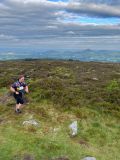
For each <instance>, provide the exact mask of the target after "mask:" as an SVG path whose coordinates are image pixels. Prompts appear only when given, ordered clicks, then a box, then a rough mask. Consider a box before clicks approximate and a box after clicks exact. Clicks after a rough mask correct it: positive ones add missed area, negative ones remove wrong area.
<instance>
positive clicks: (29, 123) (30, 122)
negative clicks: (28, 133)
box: [23, 120, 38, 126]
mask: <svg viewBox="0 0 120 160" xmlns="http://www.w3.org/2000/svg"><path fill="white" fill-rule="evenodd" d="M23 125H34V126H38V122H36V121H35V120H27V121H24V122H23Z"/></svg>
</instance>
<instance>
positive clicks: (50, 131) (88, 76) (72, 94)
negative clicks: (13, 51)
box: [0, 60, 120, 160]
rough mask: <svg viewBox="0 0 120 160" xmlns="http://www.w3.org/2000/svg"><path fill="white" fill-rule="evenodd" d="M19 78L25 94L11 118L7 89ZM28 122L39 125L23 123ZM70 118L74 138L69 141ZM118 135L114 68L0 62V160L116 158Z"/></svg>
mask: <svg viewBox="0 0 120 160" xmlns="http://www.w3.org/2000/svg"><path fill="white" fill-rule="evenodd" d="M19 74H25V75H26V81H27V83H28V85H29V88H30V93H29V94H28V95H26V96H25V100H26V102H28V103H27V104H26V105H25V107H24V109H23V113H22V114H20V115H16V114H15V113H14V106H15V100H14V99H13V97H12V95H11V93H10V92H9V86H10V84H12V83H13V82H14V81H15V80H16V79H17V76H18V75H19ZM29 119H34V120H36V121H37V122H38V124H39V125H38V126H32V125H23V122H24V121H25V120H29ZM74 120H77V121H78V135H77V136H75V137H71V136H70V134H69V129H68V126H69V124H70V123H71V122H72V121H74ZM119 133H120V64H117V63H116V64H115V63H114V64H112V63H95V62H89V63H88V62H85V63H84V62H78V61H52V60H51V61H50V60H33V61H32V60H30V61H29V60H27V61H6V62H0V160H81V159H82V158H84V157H86V156H94V157H96V159H97V160H113V159H114V160H119V159H120V153H119V148H120V134H119ZM60 157H62V158H61V159H60Z"/></svg>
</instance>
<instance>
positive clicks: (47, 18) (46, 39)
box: [0, 0, 120, 50]
mask: <svg viewBox="0 0 120 160" xmlns="http://www.w3.org/2000/svg"><path fill="white" fill-rule="evenodd" d="M119 43H120V0H0V47H3V48H6V47H11V48H15V47H21V48H23V49H24V48H41V49H71V50H74V49H97V50H100V49H101V50H120V44H119Z"/></svg>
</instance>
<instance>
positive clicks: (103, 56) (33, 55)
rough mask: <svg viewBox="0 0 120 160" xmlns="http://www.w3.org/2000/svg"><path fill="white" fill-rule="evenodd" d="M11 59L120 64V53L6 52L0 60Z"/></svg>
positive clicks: (93, 51)
mask: <svg viewBox="0 0 120 160" xmlns="http://www.w3.org/2000/svg"><path fill="white" fill-rule="evenodd" d="M10 59H64V60H79V61H96V62H120V51H108V50H91V49H86V50H73V51H71V50H37V49H36V50H34V49H33V50H32V51H31V50H25V51H24V49H23V50H12V51H11V50H7V51H6V50H4V51H0V60H10Z"/></svg>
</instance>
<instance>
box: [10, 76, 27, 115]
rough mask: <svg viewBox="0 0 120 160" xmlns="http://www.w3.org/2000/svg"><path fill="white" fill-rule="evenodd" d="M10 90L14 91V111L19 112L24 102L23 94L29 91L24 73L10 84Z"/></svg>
mask: <svg viewBox="0 0 120 160" xmlns="http://www.w3.org/2000/svg"><path fill="white" fill-rule="evenodd" d="M10 90H11V91H12V92H13V93H14V94H13V95H14V98H15V100H16V107H15V112H16V113H21V108H22V105H23V104H24V99H23V95H24V94H25V93H28V92H29V89H28V85H27V84H26V83H25V77H24V75H20V76H19V77H18V80H17V81H16V82H14V83H13V84H12V85H11V87H10Z"/></svg>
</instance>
